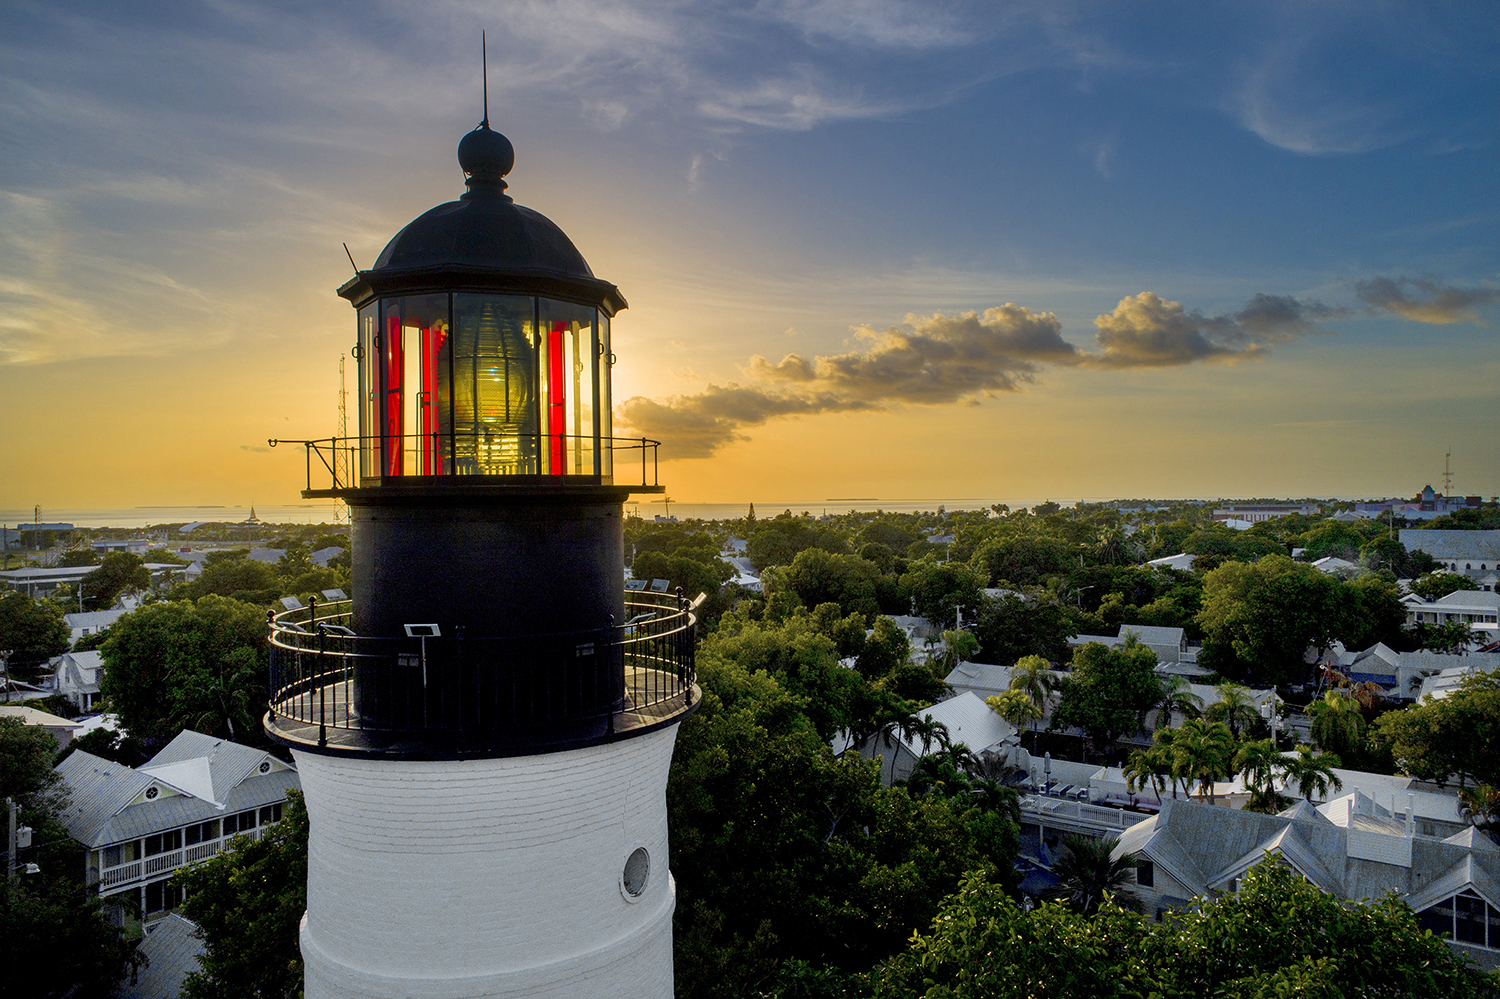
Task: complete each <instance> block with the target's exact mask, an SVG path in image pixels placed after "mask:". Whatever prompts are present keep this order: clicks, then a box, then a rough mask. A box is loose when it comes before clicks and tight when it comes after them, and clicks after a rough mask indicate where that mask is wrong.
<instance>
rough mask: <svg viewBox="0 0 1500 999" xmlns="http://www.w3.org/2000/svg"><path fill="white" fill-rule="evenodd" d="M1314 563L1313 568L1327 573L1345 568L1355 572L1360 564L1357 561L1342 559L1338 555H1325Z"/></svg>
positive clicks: (1330, 573)
mask: <svg viewBox="0 0 1500 999" xmlns="http://www.w3.org/2000/svg"><path fill="white" fill-rule="evenodd" d="M1312 565H1313V568H1315V569H1317V570H1318V571H1319V572H1322V573H1327V574H1329V575H1332V574H1333V573H1337V572H1342V571H1345V570H1348V571H1350V572H1353V571H1354V570H1356V569H1358V568H1359V564H1358V563H1357V562H1350V561H1348V560H1347V559H1341V558H1339V557H1338V556H1336V555H1325V556H1323V557H1322V558H1320V559H1318V560H1317V561H1315V562H1313V563H1312Z"/></svg>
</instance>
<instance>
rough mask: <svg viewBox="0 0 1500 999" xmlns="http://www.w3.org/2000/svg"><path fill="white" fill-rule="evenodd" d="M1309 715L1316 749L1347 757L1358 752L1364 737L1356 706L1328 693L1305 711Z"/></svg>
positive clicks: (1348, 699) (1338, 694)
mask: <svg viewBox="0 0 1500 999" xmlns="http://www.w3.org/2000/svg"><path fill="white" fill-rule="evenodd" d="M1307 711H1308V714H1310V715H1312V719H1313V721H1312V737H1313V742H1314V743H1315V744H1316V745H1317V747H1318V748H1319V749H1326V750H1332V751H1333V752H1335V753H1338V754H1339V755H1340V756H1348V755H1349V754H1350V753H1352V752H1354V751H1355V750H1357V749H1358V748H1359V744H1360V741H1361V739H1363V737H1364V733H1365V718H1364V715H1362V714H1361V713H1360V710H1359V703H1358V702H1357V701H1355V700H1354V699H1353V698H1352V697H1349V696H1347V695H1346V694H1345V693H1344V692H1343V691H1340V690H1329V691H1325V692H1324V694H1323V699H1322V700H1319V701H1313V702H1312V704H1311V705H1310V706H1309V707H1308V709H1307Z"/></svg>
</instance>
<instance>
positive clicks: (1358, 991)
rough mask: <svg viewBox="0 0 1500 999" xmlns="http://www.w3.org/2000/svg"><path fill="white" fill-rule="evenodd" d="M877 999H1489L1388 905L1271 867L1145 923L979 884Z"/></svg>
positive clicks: (888, 971)
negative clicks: (1346, 897)
mask: <svg viewBox="0 0 1500 999" xmlns="http://www.w3.org/2000/svg"><path fill="white" fill-rule="evenodd" d="M871 977H872V979H873V983H872V984H873V994H874V995H875V996H877V997H881V999H886V997H890V999H897V997H900V999H908V997H924V999H1034V997H1037V996H1059V997H1069V996H1089V997H1101V999H1103V997H1122V999H1123V997H1127V996H1130V997H1136V996H1141V997H1144V996H1152V997H1156V999H1190V997H1203V996H1225V997H1245V999H1273V997H1287V999H1290V997H1305V999H1312V997H1319V999H1321V997H1328V999H1333V997H1339V999H1376V997H1384V996H1444V997H1455V999H1481V997H1487V996H1493V995H1494V990H1495V987H1496V983H1495V981H1494V979H1493V978H1489V979H1486V977H1485V976H1484V975H1482V974H1481V973H1479V972H1478V971H1475V970H1473V969H1472V968H1471V967H1466V966H1465V963H1464V959H1463V958H1461V957H1459V956H1457V955H1455V954H1454V953H1453V952H1452V951H1450V950H1449V949H1448V946H1447V944H1446V943H1444V942H1443V941H1442V940H1441V939H1440V938H1438V937H1435V936H1433V935H1432V934H1431V933H1429V932H1426V931H1424V930H1422V929H1420V928H1419V927H1418V926H1417V920H1416V917H1415V916H1414V915H1413V914H1412V912H1411V910H1410V909H1408V908H1407V907H1406V906H1404V905H1403V904H1402V903H1401V902H1399V901H1396V900H1395V899H1391V898H1387V899H1384V900H1381V901H1378V902H1363V903H1346V902H1341V901H1339V900H1338V899H1335V898H1333V897H1332V896H1330V895H1326V894H1324V893H1323V892H1321V891H1319V890H1318V889H1317V888H1316V887H1315V886H1313V885H1311V884H1309V883H1308V882H1307V881H1306V880H1305V879H1303V878H1302V877H1301V875H1299V874H1297V873H1296V872H1295V871H1292V870H1291V869H1289V868H1287V867H1284V866H1282V865H1281V864H1279V863H1277V862H1276V861H1274V860H1273V859H1270V858H1268V859H1266V860H1263V861H1262V862H1261V863H1259V864H1257V865H1256V866H1254V867H1252V868H1251V869H1250V870H1249V871H1248V872H1247V873H1246V874H1245V877H1244V879H1243V880H1242V882H1241V885H1240V889H1239V891H1238V892H1236V893H1234V894H1232V895H1225V896H1222V897H1220V898H1215V899H1203V900H1200V901H1199V903H1198V905H1197V906H1196V908H1195V910H1194V911H1184V912H1178V913H1168V914H1166V915H1165V917H1164V918H1163V920H1162V921H1161V922H1159V923H1158V922H1152V921H1149V920H1147V919H1145V918H1142V917H1140V916H1137V915H1136V914H1134V913H1131V912H1127V911H1125V910H1123V909H1121V908H1120V907H1119V906H1117V905H1114V904H1112V903H1110V902H1105V903H1104V904H1103V905H1101V906H1100V908H1099V910H1098V911H1097V912H1096V913H1094V914H1093V915H1091V916H1083V915H1080V914H1077V913H1075V912H1073V911H1071V910H1069V909H1068V908H1067V907H1065V906H1063V905H1060V904H1057V903H1046V904H1043V905H1042V906H1040V907H1038V908H1037V909H1036V910H1035V911H1034V912H1031V913H1027V912H1025V911H1023V910H1022V909H1021V908H1020V907H1019V906H1018V905H1016V904H1015V902H1014V901H1012V900H1011V899H1010V898H1009V897H1007V896H1006V894H1005V893H1004V892H1003V891H1002V890H1001V889H999V888H997V887H996V886H994V885H991V884H988V883H986V882H985V881H984V880H983V879H982V878H980V877H971V878H968V879H966V880H965V881H964V883H963V885H962V887H961V889H960V890H959V892H958V893H957V894H955V895H954V896H953V897H952V898H950V899H948V900H947V902H945V903H944V905H943V909H942V911H941V913H940V914H939V915H938V917H937V918H936V919H935V920H933V922H932V924H931V929H930V930H929V931H928V932H926V933H918V934H916V935H914V936H913V938H912V942H911V946H910V947H909V948H908V949H907V950H906V951H905V952H904V953H903V954H900V955H898V956H897V957H895V958H894V959H892V960H891V961H889V962H887V963H886V964H884V965H882V966H881V967H880V968H879V969H877V971H876V972H875V973H874V974H873V975H872V976H871Z"/></svg>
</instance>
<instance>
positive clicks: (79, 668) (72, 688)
mask: <svg viewBox="0 0 1500 999" xmlns="http://www.w3.org/2000/svg"><path fill="white" fill-rule="evenodd" d="M103 669H104V658H103V656H102V655H101V654H100V653H99V652H98V650H94V651H91V652H64V653H63V655H62V658H61V659H60V660H59V661H58V664H57V692H58V693H59V694H61V695H63V696H64V697H66V698H67V699H68V700H70V701H72V702H73V706H74V707H75V708H77V709H78V710H79V711H82V712H84V713H88V712H90V711H93V710H94V705H95V704H97V703H98V701H99V674H100V673H101V672H102V671H103Z"/></svg>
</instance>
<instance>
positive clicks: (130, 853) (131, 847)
mask: <svg viewBox="0 0 1500 999" xmlns="http://www.w3.org/2000/svg"><path fill="white" fill-rule="evenodd" d="M140 859H141V841H140V840H138V839H137V840H131V841H130V842H129V843H121V844H119V845H117V846H106V847H105V848H104V866H105V867H119V866H120V865H121V864H130V863H134V862H135V861H137V860H140Z"/></svg>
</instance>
